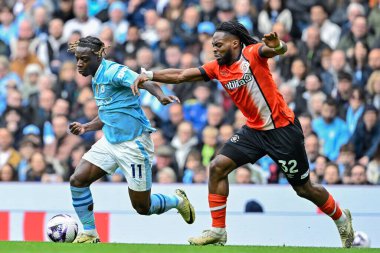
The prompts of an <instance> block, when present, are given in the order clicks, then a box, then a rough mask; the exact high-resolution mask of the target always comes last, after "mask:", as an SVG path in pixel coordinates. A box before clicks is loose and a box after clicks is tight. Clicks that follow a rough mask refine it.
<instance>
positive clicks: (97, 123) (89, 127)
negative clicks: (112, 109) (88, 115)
mask: <svg viewBox="0 0 380 253" xmlns="http://www.w3.org/2000/svg"><path fill="white" fill-rule="evenodd" d="M103 125H104V123H103V122H102V121H101V120H100V119H99V116H96V117H95V118H94V119H93V120H91V121H90V122H88V123H86V124H81V123H79V122H73V123H71V124H70V125H69V130H70V132H71V133H72V134H75V135H82V134H84V133H86V132H89V131H97V130H100V129H102V127H103Z"/></svg>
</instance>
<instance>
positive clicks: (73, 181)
mask: <svg viewBox="0 0 380 253" xmlns="http://www.w3.org/2000/svg"><path fill="white" fill-rule="evenodd" d="M90 184H91V183H90V182H89V181H88V180H85V179H83V177H81V176H80V175H78V174H77V173H74V174H73V175H71V177H70V186H74V187H88V186H90Z"/></svg>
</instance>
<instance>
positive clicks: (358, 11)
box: [341, 2, 366, 37]
mask: <svg viewBox="0 0 380 253" xmlns="http://www.w3.org/2000/svg"><path fill="white" fill-rule="evenodd" d="M346 13H347V20H346V22H345V23H344V24H343V25H342V33H341V37H343V36H345V35H346V34H348V33H350V31H351V27H352V23H353V22H354V20H355V18H356V17H359V16H365V14H366V13H365V9H364V7H363V5H362V4H360V3H355V2H351V3H350V4H349V5H348V6H347V8H346Z"/></svg>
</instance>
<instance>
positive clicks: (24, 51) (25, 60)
mask: <svg viewBox="0 0 380 253" xmlns="http://www.w3.org/2000/svg"><path fill="white" fill-rule="evenodd" d="M29 44H30V43H29V41H28V40H23V39H19V40H17V42H16V52H15V54H14V55H13V57H12V61H11V64H10V69H11V71H13V72H15V73H16V74H17V75H18V76H19V77H20V78H23V77H24V75H25V69H26V67H27V66H28V65H29V64H33V63H35V64H38V65H39V66H40V67H41V68H42V69H44V65H43V64H42V63H41V62H40V60H39V59H38V58H37V56H36V55H35V54H32V53H30V52H29Z"/></svg>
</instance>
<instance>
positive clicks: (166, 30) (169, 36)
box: [152, 18, 185, 64]
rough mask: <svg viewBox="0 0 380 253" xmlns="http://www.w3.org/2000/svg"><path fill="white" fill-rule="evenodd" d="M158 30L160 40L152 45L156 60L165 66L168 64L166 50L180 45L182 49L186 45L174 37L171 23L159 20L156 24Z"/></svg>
mask: <svg viewBox="0 0 380 253" xmlns="http://www.w3.org/2000/svg"><path fill="white" fill-rule="evenodd" d="M156 30H157V33H158V38H159V40H158V41H157V42H156V43H154V44H153V45H152V49H153V52H154V55H155V60H156V61H158V62H161V63H163V64H167V62H166V61H165V50H166V48H167V47H168V46H169V45H171V44H174V45H178V46H179V47H180V48H181V49H183V48H184V46H185V44H184V43H183V41H182V40H181V39H180V38H178V37H176V36H174V34H173V28H172V26H171V24H170V22H169V21H168V20H166V19H163V18H161V19H159V20H158V21H157V23H156Z"/></svg>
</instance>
